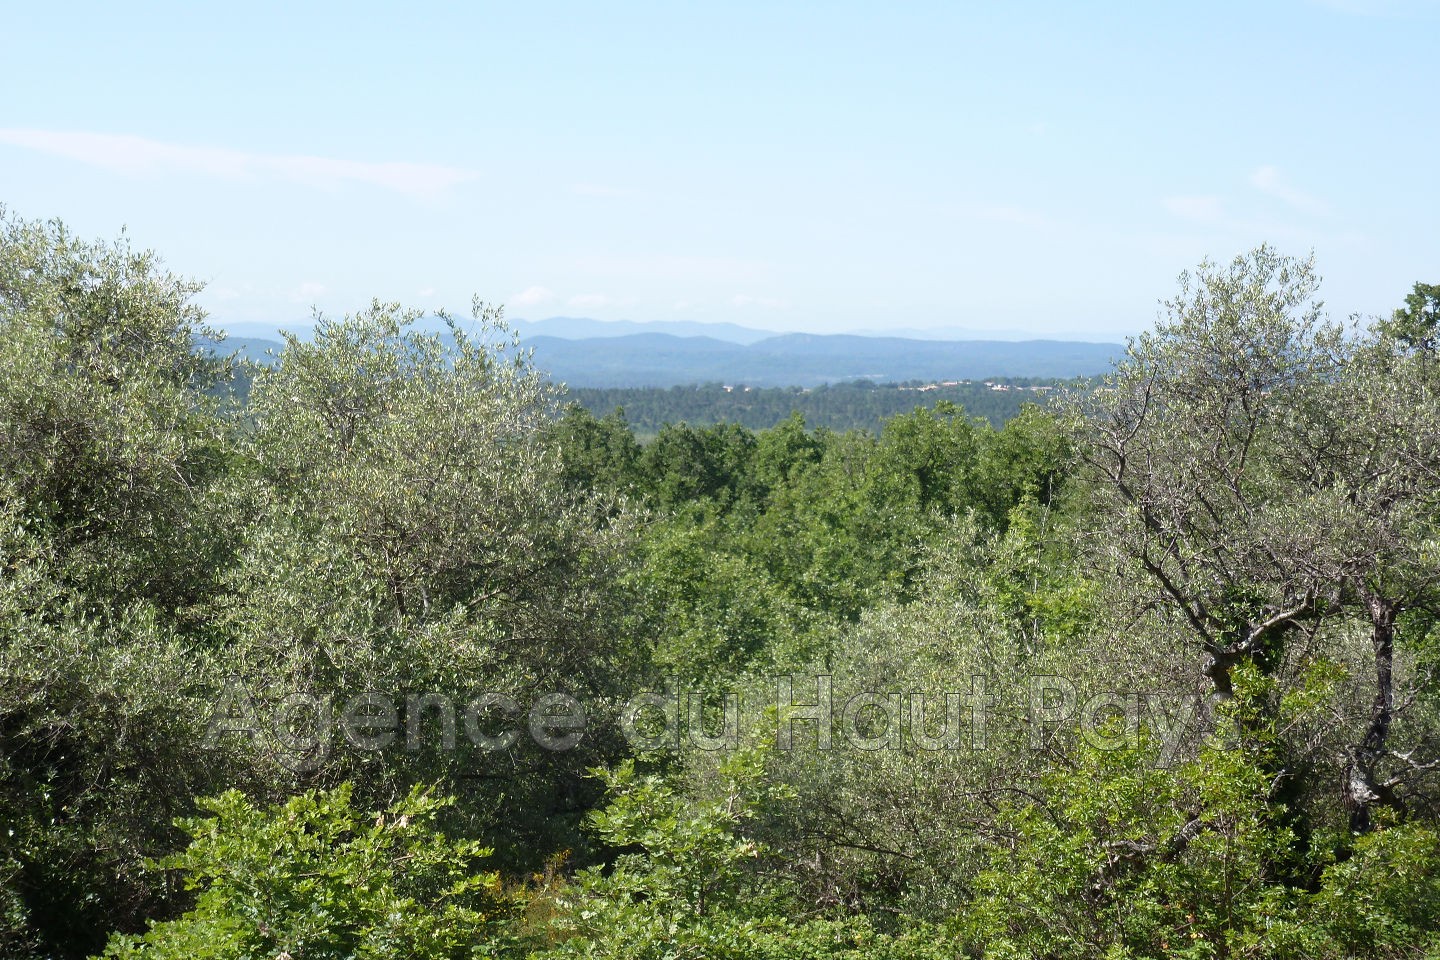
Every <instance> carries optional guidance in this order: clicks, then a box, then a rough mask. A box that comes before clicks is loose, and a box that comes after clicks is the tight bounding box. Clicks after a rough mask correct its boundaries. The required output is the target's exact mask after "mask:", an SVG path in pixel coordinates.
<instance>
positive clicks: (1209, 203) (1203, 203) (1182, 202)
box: [1160, 196, 1225, 223]
mask: <svg viewBox="0 0 1440 960" xmlns="http://www.w3.org/2000/svg"><path fill="white" fill-rule="evenodd" d="M1160 202H1161V203H1162V204H1164V206H1165V209H1166V210H1168V211H1170V212H1171V213H1172V214H1174V215H1175V216H1177V217H1179V218H1180V219H1182V220H1190V221H1193V222H1195V223H1219V222H1221V221H1222V220H1224V219H1225V210H1224V207H1223V206H1222V205H1221V202H1220V198H1219V197H1215V196H1173V197H1165V198H1164V199H1162V200H1161V201H1160Z"/></svg>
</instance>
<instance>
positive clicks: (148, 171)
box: [0, 128, 479, 196]
mask: <svg viewBox="0 0 1440 960" xmlns="http://www.w3.org/2000/svg"><path fill="white" fill-rule="evenodd" d="M0 143H8V144H10V145H12V146H17V147H25V148H27V149H30V150H37V151H40V152H42V153H48V154H50V155H52V156H59V157H65V158H67V159H70V160H78V161H80V162H81V163H88V164H90V165H91V166H95V167H100V168H102V169H105V170H112V171H115V172H117V173H122V174H127V175H131V176H156V175H163V174H174V173H191V174H200V175H203V176H210V177H216V178H219V179H224V180H285V181H291V182H295V183H304V184H309V185H312V186H318V187H324V188H328V189H334V188H336V187H339V186H343V185H345V184H350V183H361V184H367V185H369V186H374V187H380V188H382V189H385V190H393V191H395V192H397V193H403V194H409V195H411V196H434V195H436V194H439V193H442V192H444V191H445V190H448V189H450V188H451V187H454V186H456V185H458V184H461V183H466V182H468V181H471V180H474V179H476V178H477V177H478V176H479V173H478V172H476V171H474V170H466V169H462V168H460V167H447V166H441V165H437V164H429V163H366V162H362V161H358V160H341V159H336V158H333V157H316V156H307V155H301V154H273V153H248V152H246V151H243V150H233V149H230V148H227V147H208V146H193V145H189V144H180V143H165V142H163V141H160V140H150V139H147V138H145V137H137V136H131V135H128V134H111V133H85V132H77V131H61V130H31V129H14V128H8V129H7V128H0Z"/></svg>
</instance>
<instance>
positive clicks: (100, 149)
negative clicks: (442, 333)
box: [0, 0, 1440, 341]
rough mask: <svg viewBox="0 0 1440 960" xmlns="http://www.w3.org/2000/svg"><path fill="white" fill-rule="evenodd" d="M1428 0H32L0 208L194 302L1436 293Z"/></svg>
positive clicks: (782, 312)
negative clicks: (1186, 280) (1017, 0)
mask: <svg viewBox="0 0 1440 960" xmlns="http://www.w3.org/2000/svg"><path fill="white" fill-rule="evenodd" d="M1437 23H1440V6H1437V4H1436V3H1434V2H1431V0H1426V2H1402V0H1394V2H1384V0H1284V2H1281V0H1276V2H1270V3H1265V4H1262V5H1251V4H1239V3H1220V4H1214V5H1209V6H1206V7H1204V8H1187V9H1178V8H1170V7H1156V8H1153V9H1136V8H1134V7H1131V6H1122V5H1100V6H1094V5H1086V6H1085V7H1084V8H1083V9H1080V8H1073V7H1072V6H1070V5H1065V4H1058V3H1036V4H1028V5H1023V6H1019V7H1013V6H1012V7H1005V8H1003V9H1002V8H961V7H952V6H950V5H939V4H905V5H901V6H894V7H888V6H887V7H885V8H884V9H876V10H868V9H864V8H862V7H859V6H841V7H836V8H833V9H831V10H829V11H826V12H825V13H824V14H823V15H822V14H820V13H817V12H815V11H813V10H810V9H807V8H804V7H786V6H779V7H777V6H774V5H761V4H739V5H729V6H726V7H725V8H723V9H720V8H717V9H713V10H696V9H683V10H681V9H669V8H665V7H649V6H627V7H624V8H618V9H617V8H607V9H603V10H601V9H592V8H590V7H586V6H583V5H564V4H561V5H550V6H544V7H532V6H526V7H523V8H520V7H514V6H513V5H511V6H500V5H477V6H475V7H473V8H466V9H463V10H457V9H453V8H450V7H448V6H446V5H438V4H422V5H419V6H414V7H408V8H406V10H405V11H403V12H399V11H395V10H387V9H384V8H379V7H376V8H369V7H366V8H364V9H360V8H356V7H354V6H353V5H346V6H339V5H325V6H307V7H306V8H305V9H303V10H301V9H291V8H290V7H288V6H286V5H280V4H263V3H262V4H254V5H246V6H244V7H242V8H233V9H213V8H206V9H205V10H204V12H203V13H196V12H195V11H194V8H192V7H190V6H189V5H182V4H178V3H152V4H142V5H140V6H139V7H135V6H126V7H123V8H112V7H109V6H103V5H99V4H81V5H78V6H75V5H67V6H64V7H55V6H51V7H45V6H43V5H25V6H19V7H16V8H15V9H13V10H11V11H9V12H8V16H7V33H8V35H9V43H8V44H7V56H8V58H9V62H10V70H11V73H12V75H14V76H17V77H29V78H32V81H31V82H28V83H27V84H26V91H25V95H24V96H23V97H14V98H11V101H10V102H9V103H7V109H6V111H5V115H4V116H3V117H0V183H3V184H4V185H5V186H4V189H3V190H0V202H3V203H5V204H7V205H8V206H9V208H10V210H11V211H12V212H13V213H14V214H16V215H19V216H23V217H27V218H50V217H59V218H62V219H64V220H65V221H66V222H67V223H68V224H69V225H70V226H71V227H72V228H73V229H74V230H75V231H76V232H77V233H79V234H82V235H85V236H103V237H113V236H115V235H116V234H117V233H118V232H119V230H120V229H121V227H122V226H127V227H128V230H129V233H130V235H131V236H132V237H133V239H134V241H135V242H136V243H137V244H139V245H141V246H144V247H149V248H153V249H155V250H156V251H158V252H159V253H160V254H161V255H162V256H163V257H164V258H165V261H166V263H167V264H168V265H169V266H170V267H171V268H172V269H173V270H175V271H176V272H178V273H181V274H183V275H187V276H192V277H195V278H197V279H200V280H203V281H205V282H206V283H207V284H208V288H207V290H206V292H205V293H204V294H203V296H202V297H201V302H202V303H203V304H204V305H205V306H206V307H207V308H208V309H209V310H210V311H211V313H212V315H213V317H214V319H215V322H216V323H217V324H219V325H221V326H230V325H235V324H243V323H248V322H266V323H279V324H282V325H283V324H286V323H295V322H303V318H305V317H307V316H308V314H309V310H310V308H311V307H318V308H319V309H322V310H324V311H326V312H327V313H334V314H338V313H343V312H346V311H349V310H353V309H356V308H358V307H360V306H362V305H364V304H366V303H368V302H369V301H370V300H371V299H372V298H376V297H378V298H381V299H386V300H399V301H401V302H403V303H406V304H410V305H414V306H417V307H421V308H425V309H433V308H436V307H440V306H444V307H447V308H449V309H451V310H454V311H457V312H459V311H463V310H465V309H466V308H467V307H468V304H469V302H470V298H471V296H472V294H478V295H479V296H481V297H482V298H484V299H486V300H489V301H492V302H498V303H504V304H505V305H506V307H507V312H508V314H509V315H510V316H512V317H527V318H543V317H549V316H557V315H558V316H583V317H593V318H596V319H599V320H605V321H618V320H630V321H634V322H640V323H647V322H658V321H676V322H683V321H692V322H710V323H715V322H729V323H735V324H739V325H742V326H747V327H753V328H757V329H762V330H774V331H777V332H787V331H795V332H811V333H842V332H855V331H865V332H868V333H875V334H886V333H889V332H890V331H908V334H906V335H915V334H917V333H924V332H926V331H929V332H931V333H934V332H935V331H939V330H951V331H953V330H961V331H967V334H966V335H967V338H991V339H1029V338H1036V337H1043V338H1055V339H1070V340H1090V341H1118V340H1120V339H1122V338H1123V337H1124V336H1125V335H1126V334H1131V333H1135V332H1138V331H1139V330H1141V329H1143V328H1145V327H1147V326H1148V325H1149V324H1150V323H1151V322H1152V321H1153V319H1154V317H1155V315H1156V304H1157V301H1158V300H1160V299H1162V298H1164V297H1167V296H1169V295H1170V294H1171V292H1172V291H1173V290H1174V289H1175V277H1176V275H1177V274H1178V273H1179V272H1180V271H1181V270H1184V269H1186V268H1189V267H1193V266H1194V265H1195V264H1196V263H1197V262H1198V261H1199V260H1201V259H1202V258H1204V257H1209V258H1211V259H1214V260H1217V261H1224V260H1228V259H1229V258H1230V257H1232V256H1234V255H1236V254H1238V253H1241V252H1243V251H1245V250H1248V249H1250V248H1252V247H1254V246H1256V245H1258V244H1259V243H1262V242H1269V243H1271V244H1274V245H1275V246H1276V247H1278V248H1279V249H1280V250H1282V251H1283V252H1286V253H1290V254H1297V255H1304V254H1305V253H1307V252H1309V251H1312V250H1313V251H1314V253H1315V254H1316V257H1317V261H1318V263H1319V266H1320V270H1321V272H1322V274H1324V275H1325V277H1326V278H1327V281H1326V284H1325V286H1324V287H1323V288H1322V296H1323V297H1324V298H1325V299H1326V301H1327V303H1328V304H1329V306H1330V308H1331V310H1332V313H1334V314H1335V315H1338V316H1345V315H1348V314H1350V313H1352V312H1361V313H1365V314H1376V313H1384V312H1388V311H1389V310H1390V309H1393V308H1394V307H1395V306H1397V305H1399V303H1400V301H1401V299H1402V298H1403V296H1404V294H1405V293H1406V291H1408V290H1409V288H1410V286H1411V284H1412V283H1413V282H1415V281H1417V280H1433V279H1435V277H1434V275H1433V271H1434V269H1435V264H1436V263H1440V234H1437V233H1436V232H1435V231H1434V230H1433V219H1434V218H1433V213H1434V211H1435V210H1436V209H1437V208H1440V185H1437V181H1436V178H1435V177H1434V176H1433V169H1432V168H1433V157H1434V156H1435V154H1436V153H1437V150H1436V138H1437V133H1436V132H1435V131H1436V126H1435V124H1434V123H1432V122H1430V120H1431V119H1432V118H1433V116H1434V110H1435V106H1434V101H1433V92H1434V91H1435V90H1436V89H1440V66H1437V63H1436V61H1435V59H1434V57H1433V55H1432V52H1431V50H1430V46H1431V43H1430V38H1431V37H1433V35H1434V32H1435V27H1436V25H1437Z"/></svg>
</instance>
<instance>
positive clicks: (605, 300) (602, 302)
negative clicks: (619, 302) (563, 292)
mask: <svg viewBox="0 0 1440 960" xmlns="http://www.w3.org/2000/svg"><path fill="white" fill-rule="evenodd" d="M614 302H615V301H613V300H611V299H610V298H609V297H607V296H605V294H603V293H582V294H579V295H578V296H574V297H571V298H570V299H569V300H566V301H565V303H566V305H567V306H571V307H581V308H583V309H594V308H595V307H608V306H610V305H611V304H612V303H614Z"/></svg>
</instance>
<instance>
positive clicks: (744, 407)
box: [567, 377, 1064, 440]
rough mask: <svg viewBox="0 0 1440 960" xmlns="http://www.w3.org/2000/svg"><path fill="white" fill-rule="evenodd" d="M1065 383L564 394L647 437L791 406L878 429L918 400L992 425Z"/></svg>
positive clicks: (769, 418) (814, 420)
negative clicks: (956, 408) (616, 417)
mask: <svg viewBox="0 0 1440 960" xmlns="http://www.w3.org/2000/svg"><path fill="white" fill-rule="evenodd" d="M1062 385H1064V382H1063V381H1060V380H1054V379H1037V378H1023V377H993V378H991V379H989V380H979V381H970V380H947V381H941V382H939V383H924V382H921V381H913V382H909V383H873V382H871V381H869V380H852V381H849V382H842V383H833V384H823V385H821V386H818V387H812V388H808V389H806V388H801V387H747V386H744V385H735V384H721V383H705V384H698V385H694V386H688V387H571V388H570V389H569V391H568V393H567V399H569V400H570V401H572V402H574V403H578V404H579V405H580V406H582V407H584V408H585V409H586V410H589V411H590V412H591V413H593V414H595V415H596V416H597V417H603V416H606V415H607V414H611V413H614V412H616V411H617V410H618V411H619V412H620V413H621V414H622V415H623V416H624V417H625V421H626V423H628V424H629V425H630V429H631V430H632V431H633V432H634V433H635V434H636V436H638V437H640V438H642V439H644V440H649V439H650V438H651V437H653V436H655V434H656V433H658V432H659V431H660V428H661V427H663V426H665V425H666V424H673V423H689V424H694V425H696V426H710V425H714V424H720V423H735V424H739V425H740V426H742V427H745V428H747V429H750V430H768V429H770V428H771V427H775V426H778V425H779V424H780V423H781V422H783V421H784V420H786V419H788V418H789V417H790V416H791V415H792V414H797V413H798V414H799V415H800V416H801V417H803V418H804V420H805V423H806V424H807V425H808V426H810V427H812V428H814V427H823V428H825V429H826V430H840V431H845V430H869V431H871V432H873V433H879V432H880V431H881V430H882V429H883V428H884V426H885V421H886V420H888V419H889V418H891V417H893V416H895V415H896V414H901V413H910V412H912V411H913V410H915V409H916V408H917V407H934V406H936V405H938V404H941V403H950V404H954V405H956V406H959V407H963V408H964V409H965V412H966V413H968V414H969V415H971V416H972V417H983V418H985V419H986V420H988V421H989V422H990V424H991V425H992V426H996V427H999V426H1003V425H1004V423H1005V421H1007V420H1009V419H1010V418H1011V417H1014V416H1016V415H1017V414H1019V413H1020V410H1021V409H1022V408H1023V407H1024V406H1025V404H1027V403H1042V404H1043V403H1044V402H1045V401H1046V400H1048V399H1049V396H1050V394H1051V393H1053V392H1054V391H1055V390H1057V389H1058V388H1060V387H1061V386H1062Z"/></svg>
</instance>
